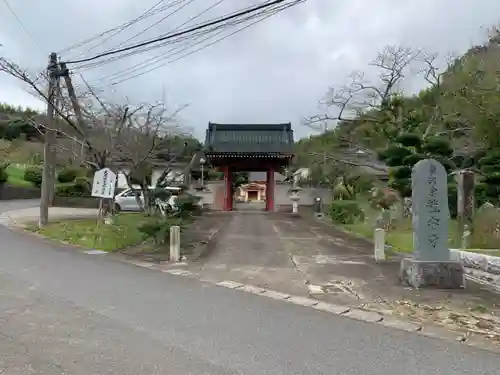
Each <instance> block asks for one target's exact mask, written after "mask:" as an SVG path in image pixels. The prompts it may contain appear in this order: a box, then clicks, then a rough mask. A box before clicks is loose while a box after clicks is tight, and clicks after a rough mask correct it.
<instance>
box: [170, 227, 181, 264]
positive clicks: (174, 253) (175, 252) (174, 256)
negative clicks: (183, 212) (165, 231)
mask: <svg viewBox="0 0 500 375" xmlns="http://www.w3.org/2000/svg"><path fill="white" fill-rule="evenodd" d="M180 259H181V228H180V227H179V226H178V225H172V226H171V227H170V261H171V262H178V261H179V260H180Z"/></svg>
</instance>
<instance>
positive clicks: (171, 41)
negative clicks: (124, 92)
mask: <svg viewBox="0 0 500 375" xmlns="http://www.w3.org/2000/svg"><path fill="white" fill-rule="evenodd" d="M219 2H220V1H219ZM219 2H217V3H219ZM214 5H216V4H214ZM279 6H281V5H279ZM279 6H278V7H279ZM212 7H213V6H212ZM212 7H210V8H212ZM252 8H253V7H248V8H245V10H246V9H252ZM207 10H208V9H206V10H205V11H203V12H202V13H204V12H206V11H207ZM269 10H270V9H265V10H264V11H262V12H260V13H257V14H249V15H247V16H245V17H244V18H240V19H236V20H231V21H229V22H226V23H223V24H217V25H215V26H212V27H210V28H208V29H201V30H198V31H195V32H193V33H190V34H184V35H181V36H180V37H176V38H172V39H167V40H165V41H163V42H161V43H160V44H157V45H155V44H153V45H146V46H145V47H141V48H138V49H134V50H131V51H130V52H127V53H125V54H121V55H118V56H112V57H109V58H107V59H106V60H104V61H98V62H90V63H86V64H85V63H84V64H82V65H78V66H77V67H75V68H74V70H76V69H78V70H80V69H85V70H88V69H91V68H96V67H99V66H102V65H104V64H107V63H110V62H113V61H116V60H121V59H123V58H126V57H129V56H133V55H136V54H140V53H144V52H146V51H150V50H153V49H159V48H163V47H165V46H168V45H171V44H175V43H179V42H182V41H184V40H187V39H192V38H193V37H194V38H195V39H196V37H199V36H200V35H204V34H208V33H210V32H213V31H215V30H218V29H221V28H224V27H227V26H232V25H236V24H238V23H241V22H244V21H247V20H250V19H252V18H256V17H258V16H260V15H261V14H262V13H265V12H267V11H269ZM235 14H236V12H235ZM199 15H201V13H200V14H199ZM199 15H197V16H194V17H192V18H191V20H192V19H194V18H197V17H198V16H199ZM189 21H190V20H188V21H186V22H184V23H183V24H181V25H179V26H178V27H176V28H175V29H173V30H171V31H169V32H168V33H167V34H164V35H171V34H172V33H173V32H175V31H176V30H178V29H179V28H180V27H182V26H183V25H184V24H186V23H189ZM202 24H204V23H200V24H196V25H195V27H196V26H199V25H202ZM193 28H194V27H193ZM169 51H170V50H169Z"/></svg>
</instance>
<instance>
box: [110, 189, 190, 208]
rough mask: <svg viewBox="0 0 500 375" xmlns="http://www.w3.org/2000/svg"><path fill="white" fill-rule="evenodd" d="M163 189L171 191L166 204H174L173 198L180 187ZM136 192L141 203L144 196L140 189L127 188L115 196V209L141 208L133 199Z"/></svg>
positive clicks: (177, 193) (174, 198)
mask: <svg viewBox="0 0 500 375" xmlns="http://www.w3.org/2000/svg"><path fill="white" fill-rule="evenodd" d="M150 189H153V188H150ZM164 189H165V190H168V191H170V192H171V194H172V195H171V196H170V198H169V200H168V204H169V205H170V206H174V205H175V200H176V199H177V196H178V195H179V192H180V190H181V189H180V188H178V187H165V188H164ZM136 193H139V199H140V200H141V202H142V203H144V196H143V194H142V191H141V190H140V189H130V188H129V189H126V190H124V191H122V192H121V193H119V194H117V195H116V196H115V210H116V211H135V212H138V211H140V210H141V208H140V207H139V205H138V204H137V200H136V199H135V195H136Z"/></svg>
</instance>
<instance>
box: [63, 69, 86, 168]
mask: <svg viewBox="0 0 500 375" xmlns="http://www.w3.org/2000/svg"><path fill="white" fill-rule="evenodd" d="M61 76H62V77H64V82H65V83H66V90H68V96H69V99H70V100H71V106H72V107H73V111H74V112H75V116H76V120H77V121H78V127H79V128H80V130H81V131H82V133H83V135H84V137H85V136H86V130H87V128H86V127H85V119H84V118H83V113H82V108H81V107H80V103H79V102H78V98H77V97H76V92H75V87H74V86H73V81H72V80H71V77H70V75H69V69H68V68H67V66H66V63H61ZM81 147H82V148H81V158H82V160H85V158H86V155H85V151H84V149H83V145H82V146H81Z"/></svg>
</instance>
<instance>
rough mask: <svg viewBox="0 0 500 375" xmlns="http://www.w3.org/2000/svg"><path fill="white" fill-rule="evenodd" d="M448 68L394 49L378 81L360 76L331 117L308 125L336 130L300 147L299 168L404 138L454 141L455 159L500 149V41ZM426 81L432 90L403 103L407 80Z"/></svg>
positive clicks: (384, 58) (337, 97) (332, 96)
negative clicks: (416, 136)
mask: <svg viewBox="0 0 500 375" xmlns="http://www.w3.org/2000/svg"><path fill="white" fill-rule="evenodd" d="M493 31H494V32H493V34H492V36H491V37H490V38H489V40H488V41H487V42H486V43H485V44H484V45H481V46H475V47H473V48H471V49H470V50H469V51H468V52H467V53H466V54H464V55H463V56H461V57H459V58H455V59H452V60H449V61H448V63H443V62H441V63H438V61H440V60H441V61H442V60H444V58H442V57H441V58H440V57H438V56H433V55H430V54H427V53H424V52H421V51H420V52H413V51H411V50H409V49H407V48H403V47H394V46H391V47H386V48H385V49H384V50H383V51H382V52H380V54H379V55H378V56H377V58H376V59H375V60H374V62H373V63H372V64H371V67H372V68H373V67H375V68H377V69H378V70H379V72H380V74H379V77H378V79H377V80H376V81H375V82H369V81H367V80H365V78H364V76H363V74H362V73H359V72H357V73H354V74H353V76H352V83H351V84H349V85H346V86H342V87H334V88H332V89H330V90H329V92H328V94H327V96H326V98H325V100H324V103H325V106H326V107H327V110H328V114H327V115H320V116H313V117H311V118H309V119H307V124H309V126H311V127H312V128H315V129H316V130H319V129H321V126H323V125H324V124H325V123H328V122H329V123H330V124H333V123H336V127H335V128H334V129H329V130H326V132H323V134H320V135H316V136H311V137H310V138H308V139H302V140H300V141H299V142H298V143H297V149H296V150H297V156H298V157H297V161H298V162H299V164H302V166H304V164H306V165H307V164H310V163H314V162H315V161H316V157H315V156H314V157H313V155H312V154H313V153H323V152H326V153H328V154H334V155H336V154H338V153H341V154H343V156H344V157H345V156H346V155H345V152H346V151H348V150H351V151H352V150H353V149H359V148H363V149H368V150H372V151H376V150H380V149H383V148H385V147H387V146H388V145H390V144H392V143H394V142H395V140H396V138H397V137H398V136H399V135H401V134H402V133H416V134H419V135H420V136H421V137H422V138H425V137H431V136H439V137H441V138H445V139H447V140H448V141H449V142H450V144H451V145H452V148H453V150H454V152H455V153H470V152H472V151H477V150H488V149H492V148H497V147H500V136H499V131H500V123H499V120H500V90H499V88H500V86H499V83H500V45H499V42H500V36H499V33H498V30H493ZM415 72H417V73H416V74H417V75H419V76H420V78H424V79H425V80H426V81H427V83H428V88H427V89H425V90H422V91H421V92H419V93H418V94H417V95H413V96H403V95H402V94H401V91H400V88H401V85H402V84H404V81H406V80H408V79H415V78H416V77H412V74H415Z"/></svg>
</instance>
